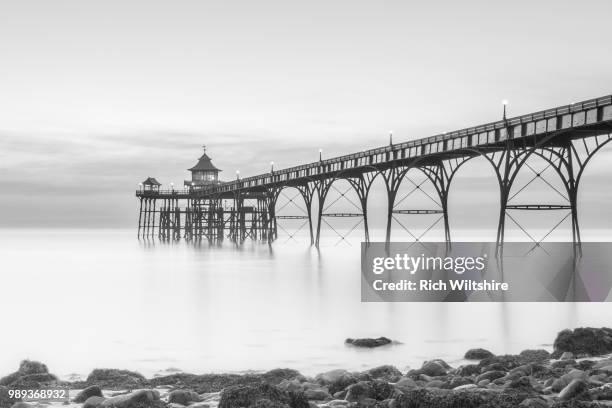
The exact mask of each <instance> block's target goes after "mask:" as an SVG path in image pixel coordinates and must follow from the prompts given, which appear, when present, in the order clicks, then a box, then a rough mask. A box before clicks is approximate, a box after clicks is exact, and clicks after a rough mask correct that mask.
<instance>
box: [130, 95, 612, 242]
mask: <svg viewBox="0 0 612 408" xmlns="http://www.w3.org/2000/svg"><path fill="white" fill-rule="evenodd" d="M505 105H506V104H505V103H504V106H503V115H502V119H501V120H498V121H495V122H491V123H487V124H483V125H479V126H474V127H469V128H465V129H461V130H457V131H453V132H448V133H444V134H440V135H436V136H432V137H427V138H423V139H418V140H411V141H408V142H401V143H393V140H392V137H391V136H390V138H389V139H390V140H389V144H388V145H386V146H382V147H378V148H375V149H370V150H366V151H360V152H354V153H350V154H347V155H343V156H338V157H334V158H330V159H323V158H322V156H321V154H319V160H318V161H315V162H311V163H306V164H301V165H298V166H295V167H290V168H285V169H278V170H275V169H274V168H273V166H272V167H271V169H270V171H269V172H267V173H264V174H259V175H256V176H251V177H246V178H240V177H237V179H236V180H233V181H228V182H221V181H219V178H218V173H219V171H220V170H219V169H217V168H216V167H214V166H213V165H212V163H211V160H210V158H209V157H208V156H207V155H206V152H204V155H203V156H202V157H201V158H200V161H199V162H198V164H197V165H196V166H194V167H193V168H191V169H189V170H190V171H191V172H192V180H191V181H186V182H185V186H184V187H185V188H184V189H183V190H180V189H174V188H173V187H172V188H171V189H162V188H161V185H160V183H159V182H157V180H156V179H154V178H149V179H147V180H145V182H143V183H142V185H141V188H140V189H139V190H138V191H136V197H138V198H139V200H140V214H139V223H138V236H139V237H154V236H157V237H159V238H162V239H179V238H181V237H184V238H187V239H203V238H205V239H209V240H223V239H231V240H232V241H235V242H243V241H244V240H246V239H253V240H264V241H268V242H272V241H274V240H275V239H276V238H277V236H278V228H279V225H278V221H279V220H281V219H283V218H286V219H303V220H304V224H307V225H308V229H309V233H310V240H311V244H312V245H316V246H319V243H320V236H321V228H322V227H323V224H326V223H327V222H326V219H327V218H328V217H352V218H355V219H357V220H358V221H359V222H358V224H357V225H363V233H364V238H363V239H364V241H365V242H368V241H369V240H370V236H369V227H368V213H367V203H368V198H369V193H370V188H371V186H372V183H373V181H374V180H375V179H376V178H377V177H381V178H382V179H383V181H384V184H385V186H386V194H387V203H388V204H387V211H386V216H387V225H386V241H387V242H389V241H390V240H391V233H392V221H393V220H396V219H397V217H399V216H400V215H404V216H406V215H410V216H420V217H432V216H433V217H438V218H437V219H438V220H440V222H441V223H442V224H443V227H444V237H445V238H444V239H445V240H446V242H447V243H448V244H449V245H450V243H451V242H452V240H451V231H450V227H449V217H448V195H449V188H450V186H451V183H452V181H453V177H454V176H455V174H456V173H457V171H458V169H459V168H461V166H462V165H464V164H465V163H467V162H468V161H469V160H471V159H473V158H476V157H482V158H484V159H486V161H487V162H488V163H489V164H490V165H491V167H492V168H493V170H494V172H495V176H496V178H497V182H498V185H499V194H500V209H499V222H498V227H497V237H496V239H497V243H498V246H502V245H503V242H504V237H505V229H506V224H507V222H508V221H510V222H513V223H515V224H516V225H517V226H518V227H519V228H520V229H522V230H523V231H524V232H525V233H526V235H528V236H529V237H530V238H531V239H532V240H533V241H534V243H535V244H539V243H540V242H541V240H538V239H536V238H534V237H532V236H531V235H530V234H529V233H528V232H527V226H524V225H520V224H519V223H518V222H517V220H516V218H515V217H514V216H513V214H514V213H515V212H518V211H563V212H565V214H566V215H565V218H563V220H565V219H570V220H571V237H569V238H570V240H571V242H574V244H575V248H576V249H577V250H578V251H579V250H580V243H581V238H580V226H579V220H578V211H577V196H578V189H579V185H580V181H581V178H582V175H583V172H584V169H585V167H586V166H587V164H588V163H589V161H590V160H591V158H592V157H593V156H594V155H595V154H596V153H597V152H599V151H600V150H601V148H602V147H603V146H604V145H606V144H607V143H608V142H609V141H610V139H611V136H610V134H611V133H612V96H610V95H609V96H604V97H601V98H595V99H590V100H586V101H583V102H579V103H572V104H569V105H563V106H559V107H555V108H551V109H546V110H542V111H539V112H534V113H531V114H527V115H522V116H517V117H510V118H508V117H506V106H505ZM536 157H537V158H538V159H540V160H543V161H544V162H546V163H547V167H546V169H548V168H550V169H552V170H553V171H554V173H555V174H556V176H558V177H559V178H560V180H561V182H562V185H563V191H558V193H559V194H560V196H561V197H562V200H563V202H555V203H549V202H517V199H516V196H517V195H518V194H519V193H520V191H519V192H517V193H515V194H511V188H512V187H513V184H514V182H515V180H516V177H517V175H518V174H519V172H520V171H524V172H531V173H533V174H532V177H533V179H536V178H541V179H545V177H546V174H543V173H544V172H543V171H540V172H538V171H535V170H534V169H533V168H531V167H530V166H529V164H528V163H527V160H528V159H530V158H536ZM412 169H416V170H418V171H420V172H421V173H423V174H424V175H425V176H426V178H427V179H428V180H429V182H431V185H432V186H433V188H434V189H435V191H436V194H437V197H435V198H436V199H437V200H435V201H436V202H437V203H438V207H439V208H432V209H424V208H400V206H399V201H401V200H397V193H398V190H399V187H400V185H401V184H402V182H404V181H405V180H406V175H407V173H408V171H409V170H412ZM339 180H345V181H346V182H348V183H349V185H350V186H351V188H352V189H353V191H354V192H355V193H356V195H357V197H358V202H353V203H352V204H353V208H358V209H359V210H358V211H352V212H327V211H326V210H325V209H326V206H325V203H326V199H327V198H328V195H329V193H330V192H331V191H332V190H334V189H335V186H334V183H335V182H337V181H339ZM417 187H418V186H417ZM285 189H294V191H297V193H298V194H297V195H298V196H299V197H301V199H303V202H304V204H305V208H306V210H305V213H304V214H296V215H283V216H281V215H279V216H276V212H277V208H276V207H277V202H278V198H279V195H280V194H281V193H282V191H283V190H285ZM315 198H316V199H317V203H318V205H317V207H318V209H317V211H316V212H315V211H314V208H313V202H314V201H315ZM338 199H346V197H345V194H344V193H342V194H340V197H339V198H338ZM557 227H558V225H557V226H555V227H554V228H553V230H554V229H555V228H557ZM338 234H339V236H340V237H341V238H342V239H344V235H343V234H341V233H338ZM547 235H548V234H547ZM545 237H546V236H545ZM545 237H544V238H545ZM544 238H542V240H543V239H544ZM415 239H416V240H418V239H420V237H415Z"/></svg>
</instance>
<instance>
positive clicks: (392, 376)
mask: <svg viewBox="0 0 612 408" xmlns="http://www.w3.org/2000/svg"><path fill="white" fill-rule="evenodd" d="M366 374H368V375H369V376H370V377H372V379H382V380H385V381H387V382H397V381H399V379H400V378H402V373H401V371H400V370H398V369H397V368H395V367H394V366H392V365H383V366H380V367H375V368H372V369H370V370H368V371H366Z"/></svg>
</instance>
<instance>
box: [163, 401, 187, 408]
mask: <svg viewBox="0 0 612 408" xmlns="http://www.w3.org/2000/svg"><path fill="white" fill-rule="evenodd" d="M185 407H186V405H183V404H179V403H176V402H170V403H168V404H167V405H166V408H185Z"/></svg>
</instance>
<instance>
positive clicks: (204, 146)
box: [202, 145, 206, 153]
mask: <svg viewBox="0 0 612 408" xmlns="http://www.w3.org/2000/svg"><path fill="white" fill-rule="evenodd" d="M202 149H203V150H204V153H206V145H202Z"/></svg>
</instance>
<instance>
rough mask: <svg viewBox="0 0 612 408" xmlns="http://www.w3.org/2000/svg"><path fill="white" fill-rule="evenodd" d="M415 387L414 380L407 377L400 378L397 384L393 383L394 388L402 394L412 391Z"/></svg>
mask: <svg viewBox="0 0 612 408" xmlns="http://www.w3.org/2000/svg"><path fill="white" fill-rule="evenodd" d="M417 387H418V385H417V383H415V382H414V380H413V379H412V378H409V377H402V378H401V379H400V380H399V381H398V382H396V383H395V388H397V389H398V390H400V391H402V392H404V391H406V390H413V389H415V388H417Z"/></svg>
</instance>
